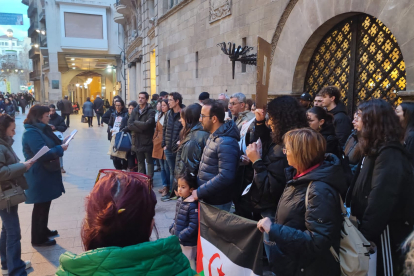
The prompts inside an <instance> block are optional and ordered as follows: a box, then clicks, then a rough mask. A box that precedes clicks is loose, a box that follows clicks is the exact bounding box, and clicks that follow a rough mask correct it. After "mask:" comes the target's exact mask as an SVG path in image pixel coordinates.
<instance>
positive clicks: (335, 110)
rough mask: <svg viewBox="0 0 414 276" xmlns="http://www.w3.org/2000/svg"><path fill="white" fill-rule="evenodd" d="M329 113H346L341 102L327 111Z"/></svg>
mask: <svg viewBox="0 0 414 276" xmlns="http://www.w3.org/2000/svg"><path fill="white" fill-rule="evenodd" d="M329 113H331V114H332V115H336V114H338V113H345V114H348V113H347V112H346V107H345V105H344V104H343V103H342V102H339V103H338V104H337V105H336V107H335V108H333V109H332V110H331V111H329Z"/></svg>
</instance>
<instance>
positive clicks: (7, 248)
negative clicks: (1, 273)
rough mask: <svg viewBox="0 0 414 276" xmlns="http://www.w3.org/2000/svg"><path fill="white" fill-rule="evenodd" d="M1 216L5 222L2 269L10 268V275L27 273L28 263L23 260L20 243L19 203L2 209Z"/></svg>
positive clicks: (0, 250) (0, 245) (1, 241)
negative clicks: (8, 208) (8, 211)
mask: <svg viewBox="0 0 414 276" xmlns="http://www.w3.org/2000/svg"><path fill="white" fill-rule="evenodd" d="M0 217H1V221H2V223H3V226H2V228H1V238H0V255H1V267H2V269H8V271H9V275H10V276H13V275H19V276H20V275H23V276H24V275H27V273H26V264H25V262H23V261H22V259H21V255H22V247H21V244H20V239H21V236H20V223H19V214H18V213H17V205H16V206H12V207H10V213H7V209H5V210H0Z"/></svg>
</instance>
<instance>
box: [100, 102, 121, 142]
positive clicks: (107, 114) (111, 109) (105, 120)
mask: <svg viewBox="0 0 414 276" xmlns="http://www.w3.org/2000/svg"><path fill="white" fill-rule="evenodd" d="M117 100H122V98H121V97H120V96H115V97H114V99H113V101H112V106H109V107H108V109H107V110H106V112H105V114H104V115H103V116H102V123H105V124H107V125H108V129H107V132H108V140H109V141H111V138H112V133H111V129H110V127H109V120H110V119H111V115H112V113H114V112H115V110H116V108H115V101H117Z"/></svg>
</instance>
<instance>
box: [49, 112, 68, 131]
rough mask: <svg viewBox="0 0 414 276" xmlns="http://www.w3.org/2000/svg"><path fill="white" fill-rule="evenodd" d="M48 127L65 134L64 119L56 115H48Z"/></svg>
mask: <svg viewBox="0 0 414 276" xmlns="http://www.w3.org/2000/svg"><path fill="white" fill-rule="evenodd" d="M49 125H52V126H54V127H55V128H56V130H57V131H60V132H65V131H66V129H67V128H68V127H67V126H66V124H65V119H63V117H62V116H59V114H57V113H55V114H52V115H50V120H49Z"/></svg>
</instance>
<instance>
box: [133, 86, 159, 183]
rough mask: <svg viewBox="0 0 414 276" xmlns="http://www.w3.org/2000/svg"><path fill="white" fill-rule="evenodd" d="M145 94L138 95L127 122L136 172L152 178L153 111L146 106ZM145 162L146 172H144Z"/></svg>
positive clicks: (146, 98)
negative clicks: (135, 160)
mask: <svg viewBox="0 0 414 276" xmlns="http://www.w3.org/2000/svg"><path fill="white" fill-rule="evenodd" d="M148 100H149V95H148V93H147V92H140V93H139V95H138V106H137V107H136V108H135V109H134V110H133V111H132V113H131V116H130V117H129V120H128V129H129V130H131V131H132V139H133V143H134V144H133V150H135V152H136V155H137V161H138V172H140V173H144V174H147V175H149V176H151V178H152V177H154V161H153V159H152V148H153V143H152V137H153V136H154V131H155V109H153V108H152V106H151V105H150V104H148ZM145 160H146V161H147V167H148V172H147V173H146V170H145Z"/></svg>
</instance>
